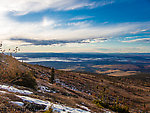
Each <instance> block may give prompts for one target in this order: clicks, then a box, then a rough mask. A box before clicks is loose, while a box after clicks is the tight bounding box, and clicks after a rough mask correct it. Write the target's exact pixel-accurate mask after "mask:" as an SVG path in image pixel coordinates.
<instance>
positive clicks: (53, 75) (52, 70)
mask: <svg viewBox="0 0 150 113" xmlns="http://www.w3.org/2000/svg"><path fill="white" fill-rule="evenodd" d="M54 79H55V70H54V68H52V69H51V78H50V83H52V84H53V83H54Z"/></svg>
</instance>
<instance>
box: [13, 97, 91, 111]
mask: <svg viewBox="0 0 150 113" xmlns="http://www.w3.org/2000/svg"><path fill="white" fill-rule="evenodd" d="M16 96H17V97H19V98H21V99H22V100H23V101H28V102H30V103H35V104H40V105H46V106H47V107H46V108H45V110H48V109H49V107H50V106H52V109H53V111H56V112H58V113H68V112H69V113H90V112H89V111H85V110H82V109H78V108H71V107H67V106H63V105H60V104H53V103H51V102H49V101H44V100H40V99H35V98H31V97H28V96H20V95H16Z"/></svg>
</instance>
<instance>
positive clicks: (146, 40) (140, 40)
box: [122, 38, 150, 43]
mask: <svg viewBox="0 0 150 113" xmlns="http://www.w3.org/2000/svg"><path fill="white" fill-rule="evenodd" d="M122 42H144V43H150V38H140V39H134V40H127V41H122Z"/></svg>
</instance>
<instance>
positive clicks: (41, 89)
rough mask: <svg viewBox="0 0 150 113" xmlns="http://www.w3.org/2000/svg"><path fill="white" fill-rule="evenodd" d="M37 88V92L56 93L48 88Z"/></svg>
mask: <svg viewBox="0 0 150 113" xmlns="http://www.w3.org/2000/svg"><path fill="white" fill-rule="evenodd" d="M39 88H40V90H39V92H48V93H56V91H53V90H49V88H48V87H46V86H39Z"/></svg>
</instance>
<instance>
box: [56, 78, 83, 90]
mask: <svg viewBox="0 0 150 113" xmlns="http://www.w3.org/2000/svg"><path fill="white" fill-rule="evenodd" d="M55 82H56V83H59V84H61V85H62V86H64V87H67V88H69V89H72V90H74V91H80V90H78V89H76V88H75V87H74V86H69V85H67V84H65V83H64V82H61V81H60V80H59V79H55ZM81 92H83V91H81Z"/></svg>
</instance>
